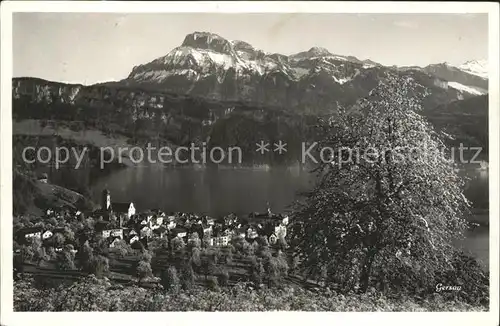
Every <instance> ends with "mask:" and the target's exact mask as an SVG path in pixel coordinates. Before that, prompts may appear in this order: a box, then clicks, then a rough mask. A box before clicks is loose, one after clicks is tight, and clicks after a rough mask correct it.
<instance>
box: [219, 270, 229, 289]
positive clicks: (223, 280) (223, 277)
mask: <svg viewBox="0 0 500 326" xmlns="http://www.w3.org/2000/svg"><path fill="white" fill-rule="evenodd" d="M217 280H218V282H219V284H220V285H222V286H228V285H229V272H228V271H227V269H226V268H221V269H220V270H219V273H218V275H217Z"/></svg>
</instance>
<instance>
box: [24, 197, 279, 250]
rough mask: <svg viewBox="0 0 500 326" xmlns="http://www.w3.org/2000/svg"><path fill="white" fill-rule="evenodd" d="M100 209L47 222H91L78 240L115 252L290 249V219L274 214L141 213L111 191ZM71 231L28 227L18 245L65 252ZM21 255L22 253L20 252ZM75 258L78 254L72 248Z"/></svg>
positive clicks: (58, 213) (56, 212)
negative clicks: (165, 247) (172, 246)
mask: <svg viewBox="0 0 500 326" xmlns="http://www.w3.org/2000/svg"><path fill="white" fill-rule="evenodd" d="M101 200H102V202H101V208H99V209H97V210H94V211H93V212H90V213H87V214H89V215H87V216H85V213H84V212H80V211H78V210H76V211H71V210H70V209H68V208H61V209H52V208H49V209H47V210H46V212H45V216H44V219H45V220H50V219H51V218H54V217H56V218H65V219H66V220H67V219H71V218H72V217H73V218H74V219H79V220H80V221H82V220H85V219H87V218H89V217H91V218H92V219H93V220H94V221H95V224H94V225H93V230H91V229H88V230H87V232H82V233H80V234H79V235H78V237H79V242H80V243H83V242H85V241H87V240H90V239H91V238H93V237H95V236H99V237H102V239H104V240H105V242H106V244H107V246H108V248H114V247H115V246H116V245H117V244H118V243H120V242H126V243H127V244H129V245H130V246H131V248H133V249H139V248H145V249H147V248H148V245H149V243H150V242H152V241H155V240H158V239H163V240H167V241H168V243H171V242H172V241H173V240H174V239H182V240H183V242H184V243H186V244H190V243H191V242H193V241H198V240H199V241H201V242H202V243H203V245H204V247H225V246H228V245H229V244H230V243H231V242H232V241H234V240H237V239H238V240H243V239H244V240H246V241H248V242H249V243H253V242H255V241H256V240H257V239H258V238H261V239H262V238H265V239H266V240H267V241H268V243H269V245H271V246H272V245H277V244H282V243H284V244H286V241H285V237H286V235H287V225H288V223H289V217H288V216H287V215H282V214H273V213H272V212H271V210H270V209H269V208H268V211H267V212H266V213H250V214H249V215H248V216H247V217H239V216H236V215H235V214H229V215H226V216H224V217H221V218H217V219H215V218H212V217H209V216H206V215H196V214H192V213H166V212H163V211H161V210H159V209H150V210H147V211H144V212H137V211H136V208H135V206H134V203H132V202H113V201H112V200H111V194H110V192H109V191H108V190H107V189H105V190H103V192H102V199H101ZM66 232H67V228H64V227H54V226H53V225H50V224H44V225H40V223H37V225H35V226H31V227H23V228H21V229H18V230H16V231H15V234H14V237H15V240H16V242H17V243H18V244H25V243H30V242H31V241H32V240H33V239H35V238H38V239H40V240H41V241H42V243H44V244H50V245H51V246H53V247H54V249H55V251H56V252H58V251H62V250H63V247H64V245H65V241H64V240H63V241H54V239H56V238H57V235H58V233H59V234H63V235H64V234H65V233H66ZM18 251H19V250H18ZM72 251H73V252H74V253H76V252H78V250H75V249H73V250H72Z"/></svg>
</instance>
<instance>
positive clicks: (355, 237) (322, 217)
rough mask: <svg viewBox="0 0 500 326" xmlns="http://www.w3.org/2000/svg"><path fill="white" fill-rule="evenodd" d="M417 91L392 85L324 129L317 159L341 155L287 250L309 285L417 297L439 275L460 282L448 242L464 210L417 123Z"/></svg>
mask: <svg viewBox="0 0 500 326" xmlns="http://www.w3.org/2000/svg"><path fill="white" fill-rule="evenodd" d="M417 86H418V85H417V84H416V83H415V82H414V81H413V80H412V79H411V78H399V77H398V76H397V75H395V76H390V77H389V78H388V79H387V81H386V82H384V83H381V84H380V85H379V86H377V87H376V88H375V89H374V90H372V91H371V92H370V96H369V97H368V98H366V99H362V100H360V101H358V103H356V105H354V106H353V107H352V108H350V109H349V110H340V112H339V114H338V115H337V116H336V117H335V118H334V119H331V120H329V121H328V123H325V124H324V126H321V127H322V128H323V129H324V130H323V133H322V134H324V135H325V136H324V139H323V140H322V141H321V142H320V148H321V151H323V150H325V149H327V150H329V149H343V151H342V152H338V153H334V154H335V155H334V157H333V158H332V160H333V161H332V162H333V163H335V164H331V163H329V162H322V163H321V164H320V165H319V167H318V170H317V172H318V174H319V176H320V181H319V182H318V183H317V185H316V186H315V188H314V189H313V190H312V191H310V192H309V193H308V194H307V197H306V199H305V201H304V202H303V203H298V204H297V207H296V211H295V212H294V214H293V221H294V225H292V228H291V234H292V240H293V241H292V246H293V247H294V248H295V249H296V251H297V252H298V253H299V254H300V257H302V258H303V259H302V261H301V265H302V267H303V268H305V269H309V275H310V276H313V275H317V274H321V273H322V272H323V271H325V274H326V278H327V281H328V282H330V283H336V284H338V285H339V286H340V287H341V288H343V289H345V290H347V291H348V290H350V289H358V290H359V291H360V292H366V291H367V290H368V289H369V288H370V287H375V288H377V290H379V291H382V292H390V293H401V292H402V291H406V292H407V293H409V294H412V295H422V294H423V293H420V292H421V291H420V289H422V290H423V291H426V289H428V288H431V289H432V288H433V287H434V286H435V285H436V284H437V283H439V282H440V280H441V279H442V278H441V275H439V274H440V273H441V272H442V271H448V270H450V269H451V270H452V273H451V274H457V273H459V271H458V270H457V269H456V268H455V267H456V266H455V265H454V264H453V260H454V258H455V257H454V255H455V246H454V245H453V241H454V239H456V238H460V237H462V236H463V234H464V231H465V229H466V221H465V219H464V218H463V216H464V215H465V213H466V212H467V210H468V205H469V203H468V201H467V200H466V198H465V196H464V195H463V180H461V179H460V176H459V175H458V174H457V172H456V171H455V164H454V161H453V160H450V159H448V157H447V155H445V153H446V151H444V150H443V148H444V143H443V142H442V140H441V139H440V137H439V135H437V134H436V133H435V132H434V130H433V129H432V126H431V125H430V124H429V123H428V122H426V121H425V119H424V118H423V117H422V116H420V115H419V114H418V112H419V111H420V104H419V103H420V102H421V99H420V98H419V96H416V95H417V94H421V93H422V91H420V90H418V87H417ZM459 265H460V264H459ZM453 270H455V271H453ZM449 279H450V281H451V282H452V283H451V284H452V285H453V284H456V282H457V281H458V280H456V279H454V278H453V277H450V278H449ZM483 283H484V282H483Z"/></svg>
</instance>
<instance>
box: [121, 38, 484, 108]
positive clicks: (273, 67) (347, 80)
mask: <svg viewBox="0 0 500 326" xmlns="http://www.w3.org/2000/svg"><path fill="white" fill-rule="evenodd" d="M390 71H392V72H394V71H397V72H399V73H402V74H412V75H414V77H415V79H417V80H418V81H419V82H420V83H421V84H422V85H423V86H425V87H427V88H429V91H430V92H429V94H430V96H429V98H428V99H427V102H426V104H428V105H429V106H437V105H440V104H444V103H447V102H450V101H453V100H457V99H464V98H468V97H472V96H475V95H480V94H484V93H485V92H486V91H485V89H487V81H485V80H483V79H481V77H478V76H474V75H471V74H469V73H465V72H463V71H462V70H458V69H457V71H452V70H450V69H448V70H446V71H444V70H443V69H437V68H435V67H431V66H429V67H426V68H425V69H421V68H411V67H410V68H402V69H399V68H394V67H384V66H382V65H380V64H378V63H376V62H373V61H370V60H365V61H361V60H359V59H357V58H355V57H352V56H342V55H336V54H332V53H330V52H329V51H328V50H327V49H324V48H320V47H313V48H311V49H309V50H308V51H304V52H300V53H297V54H294V55H290V56H286V55H282V54H277V53H274V54H271V53H266V52H264V51H261V50H258V49H255V48H254V47H253V46H252V45H250V44H248V43H246V42H244V41H229V40H226V39H224V38H223V37H221V36H219V35H216V34H212V33H202V32H195V33H192V34H189V35H187V36H186V38H185V40H184V42H183V43H182V45H181V46H180V47H177V48H175V49H173V50H172V51H171V52H170V53H168V54H167V55H165V56H164V57H160V58H158V59H155V60H153V61H151V62H149V63H146V64H144V65H140V66H137V67H134V68H133V69H132V72H131V73H130V74H129V76H128V77H127V78H126V79H125V80H123V81H121V82H119V83H118V84H120V85H126V86H137V85H140V86H142V87H146V88H148V89H155V90H167V91H174V92H177V93H181V94H193V95H197V96H202V97H207V98H212V99H217V100H221V101H245V102H251V103H259V104H262V105H275V106H282V107H287V108H288V109H292V110H294V109H295V110H298V111H299V112H313V113H314V112H316V113H318V112H331V111H334V110H335V109H336V108H337V107H338V105H349V104H352V103H353V102H354V101H355V100H357V99H358V98H360V97H363V96H366V95H367V94H368V92H369V91H370V90H371V89H372V88H373V87H374V86H375V85H376V84H377V83H378V82H379V81H380V80H383V79H384V77H385V75H386V74H387V73H388V72H390ZM476 78H477V79H476ZM450 81H451V82H454V83H456V84H458V85H455V84H451V86H452V87H449V86H450V85H448V84H447V82H450ZM462 83H465V84H462ZM471 83H472V84H471ZM462 85H465V86H471V85H472V86H473V87H475V88H473V89H472V88H470V87H469V88H468V87H462Z"/></svg>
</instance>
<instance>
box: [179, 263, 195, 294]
mask: <svg viewBox="0 0 500 326" xmlns="http://www.w3.org/2000/svg"><path fill="white" fill-rule="evenodd" d="M194 283H195V274H194V270H193V267H192V266H191V264H189V263H185V264H182V266H181V284H182V288H183V289H184V290H189V289H192V288H193V286H194Z"/></svg>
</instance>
